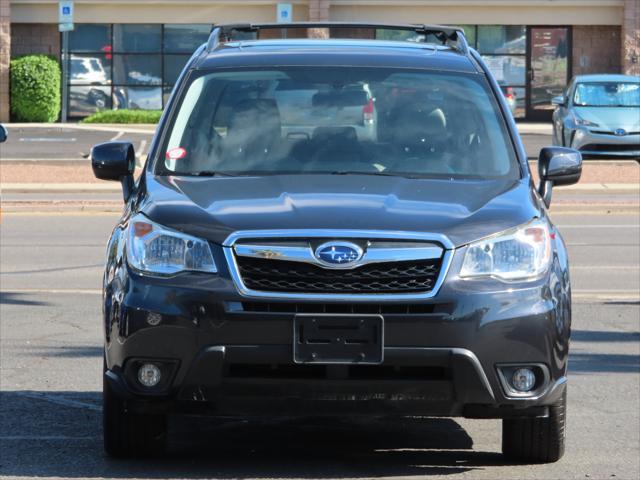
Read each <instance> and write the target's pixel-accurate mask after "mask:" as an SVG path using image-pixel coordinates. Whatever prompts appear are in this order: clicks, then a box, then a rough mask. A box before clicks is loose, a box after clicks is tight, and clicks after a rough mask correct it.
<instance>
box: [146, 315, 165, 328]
mask: <svg viewBox="0 0 640 480" xmlns="http://www.w3.org/2000/svg"><path fill="white" fill-rule="evenodd" d="M161 321H162V315H160V314H159V313H155V312H149V313H148V314H147V323H148V324H149V325H151V326H152V327H155V326H156V325H160V322H161Z"/></svg>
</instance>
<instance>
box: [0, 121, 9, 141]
mask: <svg viewBox="0 0 640 480" xmlns="http://www.w3.org/2000/svg"><path fill="white" fill-rule="evenodd" d="M8 136H9V132H7V129H6V127H5V126H4V125H2V124H1V123H0V143H2V142H6V141H7V137H8Z"/></svg>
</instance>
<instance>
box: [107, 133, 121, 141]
mask: <svg viewBox="0 0 640 480" xmlns="http://www.w3.org/2000/svg"><path fill="white" fill-rule="evenodd" d="M123 135H124V132H118V133H117V134H116V135H115V136H114V137H113V138H111V140H109V141H110V142H115V141H116V140H118V139H119V138H120V137H122V136H123Z"/></svg>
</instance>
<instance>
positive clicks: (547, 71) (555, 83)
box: [526, 27, 570, 121]
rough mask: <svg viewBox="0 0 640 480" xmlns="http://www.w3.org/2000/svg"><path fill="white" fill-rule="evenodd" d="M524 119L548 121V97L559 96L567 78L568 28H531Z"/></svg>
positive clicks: (550, 107)
mask: <svg viewBox="0 0 640 480" xmlns="http://www.w3.org/2000/svg"><path fill="white" fill-rule="evenodd" d="M528 43H529V52H528V53H529V55H528V72H527V73H528V79H527V80H528V82H527V83H528V85H527V86H528V88H527V90H528V96H527V115H526V116H527V119H529V120H539V121H549V120H551V113H552V112H553V108H554V107H553V106H552V105H551V98H553V97H555V96H557V95H561V94H562V92H563V90H564V88H565V86H566V85H567V83H568V81H569V61H570V59H569V55H570V38H569V28H568V27H530V29H529V42H528Z"/></svg>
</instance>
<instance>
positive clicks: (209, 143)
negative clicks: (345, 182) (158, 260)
mask: <svg viewBox="0 0 640 480" xmlns="http://www.w3.org/2000/svg"><path fill="white" fill-rule="evenodd" d="M166 138H167V139H168V140H167V141H166V142H165V145H164V147H163V149H162V150H161V157H160V159H159V161H158V162H157V164H156V172H157V173H158V174H165V175H166V174H168V175H258V174H279V173H282V174H285V173H286V174H304V173H308V174H312V173H331V174H348V173H363V174H376V175H404V176H446V177H473V178H484V177H491V178H496V177H500V178H502V177H504V176H510V177H513V178H518V177H519V168H518V164H517V162H516V160H515V156H514V151H513V148H512V145H511V143H510V140H509V136H508V134H507V132H506V129H505V126H504V123H503V120H502V116H501V114H500V112H499V110H498V107H497V105H496V101H495V98H494V96H493V94H492V92H491V90H489V88H488V86H487V85H486V80H485V79H484V77H482V76H480V75H476V74H461V73H438V72H432V71H424V70H408V69H383V68H347V67H322V68H309V67H305V68H300V67H290V68H287V67H278V68H277V69H261V70H224V71H219V72H217V73H206V74H202V75H200V76H198V77H197V78H195V79H193V80H192V81H191V83H190V86H189V87H188V89H187V91H186V93H185V94H184V96H183V98H182V100H181V105H180V108H179V110H178V112H177V114H176V115H175V116H174V119H173V120H172V126H171V127H170V130H169V132H168V135H167V136H166Z"/></svg>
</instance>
